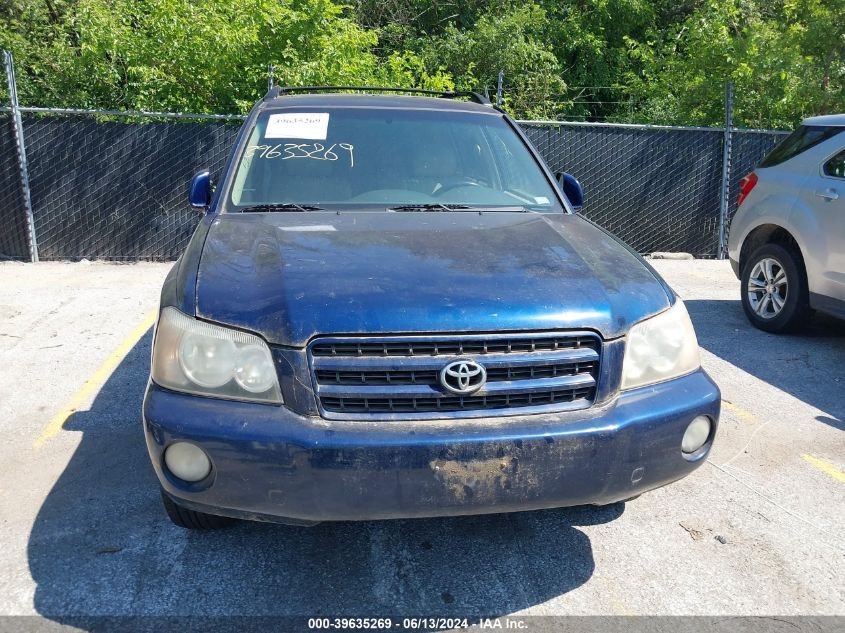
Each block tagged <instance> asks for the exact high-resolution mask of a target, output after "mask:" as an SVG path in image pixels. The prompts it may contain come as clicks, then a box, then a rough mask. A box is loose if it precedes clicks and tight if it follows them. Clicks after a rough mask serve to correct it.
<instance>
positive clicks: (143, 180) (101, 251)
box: [23, 115, 238, 259]
mask: <svg viewBox="0 0 845 633" xmlns="http://www.w3.org/2000/svg"><path fill="white" fill-rule="evenodd" d="M23 127H24V138H25V139H26V144H27V158H28V160H29V178H30V186H31V192H32V194H31V195H32V208H33V216H34V221H35V232H36V236H37V243H38V253H39V257H40V258H41V259H63V258H80V257H87V258H107V259H174V258H176V257H178V255H179V254H180V253H181V251H182V250H183V249H184V247H185V244H186V243H187V241H188V239H189V238H190V236H191V232H192V231H193V229H194V226H195V224H196V222H197V219H198V215H197V213H196V211H195V210H194V209H191V208H190V207H189V206H188V205H187V199H186V191H187V183H188V182H189V181H190V179H191V176H193V174H194V172H196V171H197V170H198V169H200V168H203V167H208V168H209V169H211V170H212V173H214V172H215V171H217V172H219V171H220V170H221V169H222V168H223V165H224V163H225V161H226V159H227V155H228V152H229V150H230V149H231V147H232V145H233V143H234V139H235V135H236V134H237V132H238V125H237V124H235V125H233V124H231V123H225V122H220V121H202V122H192V123H187V122H176V121H167V122H159V121H152V122H139V121H137V120H135V121H120V122H114V121H108V122H100V121H97V120H95V119H93V118H91V117H85V116H49V117H43V116H42V117H36V116H34V115H28V116H26V117H25V118H24V126H23Z"/></svg>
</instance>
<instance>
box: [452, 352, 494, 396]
mask: <svg viewBox="0 0 845 633" xmlns="http://www.w3.org/2000/svg"><path fill="white" fill-rule="evenodd" d="M485 382H487V370H486V369H484V367H482V366H481V365H479V364H478V363H476V362H475V361H472V360H456V361H454V362H451V363H449V364H448V365H446V366H445V367H444V368H443V369H441V370H440V384H441V385H443V388H444V389H446V390H447V391H451V392H452V393H456V394H458V395H461V396H465V395H467V394H470V393H473V392H474V391H478V390H479V389H481V388H482V387H483V386H484V383H485Z"/></svg>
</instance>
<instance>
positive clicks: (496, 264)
mask: <svg viewBox="0 0 845 633" xmlns="http://www.w3.org/2000/svg"><path fill="white" fill-rule="evenodd" d="M669 305H670V300H669V295H668V293H667V290H666V288H665V287H664V285H663V284H662V283H661V281H660V280H659V278H658V277H657V276H656V273H654V272H653V271H652V270H651V268H650V267H648V266H647V265H646V264H645V263H644V262H643V261H642V260H641V259H640V258H639V257H638V256H636V255H634V254H632V253H631V252H630V251H628V250H627V249H626V248H625V247H624V246H622V245H621V244H620V243H619V242H617V241H616V240H614V239H613V238H611V237H610V236H608V235H607V234H605V233H604V232H603V231H601V230H600V229H598V228H596V227H595V226H593V225H592V224H590V223H589V222H587V221H586V220H584V219H582V218H580V217H578V216H574V215H565V214H559V215H557V214H556V215H539V214H533V213H485V214H481V215H480V214H477V213H469V212H466V213H385V212H378V213H366V212H361V213H341V214H337V213H330V212H311V213H250V214H224V215H221V216H220V217H218V218H217V219H215V220H214V222H213V224H212V226H211V228H210V230H209V232H208V236H207V238H206V242H205V246H204V248H203V253H202V257H201V260H200V266H199V271H198V276H197V296H196V308H197V316H199V317H200V318H203V319H207V320H210V321H215V322H218V323H223V324H228V325H233V326H236V327H239V328H243V329H245V330H250V331H252V332H256V333H258V334H260V335H262V336H263V337H264V338H265V339H266V340H267V341H269V342H271V343H276V344H281V345H290V346H297V347H299V346H303V345H305V344H306V343H307V342H308V340H309V339H310V338H312V337H313V336H315V335H319V334H334V335H340V334H382V333H384V334H388V333H390V334H392V333H414V332H419V333H423V332H425V333H433V332H454V333H459V332H491V331H497V330H498V331H501V330H505V331H518V330H557V329H573V328H575V329H592V330H596V331H598V332H599V333H600V334H601V335H602V336H604V337H605V338H615V337H617V336H621V335H623V334H624V333H625V332H626V331H627V329H628V328H629V327H630V325H631V324H633V323H635V322H636V321H639V320H641V319H643V318H644V317H647V316H650V315H653V314H656V313H658V312H661V311H663V310H664V309H666V308H667V307H668V306H669Z"/></svg>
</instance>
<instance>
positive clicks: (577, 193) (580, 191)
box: [555, 171, 584, 211]
mask: <svg viewBox="0 0 845 633" xmlns="http://www.w3.org/2000/svg"><path fill="white" fill-rule="evenodd" d="M555 177H556V178H557V182H558V184H559V185H560V188H561V189H562V190H563V194H564V195H565V196H566V197H567V199H568V200H569V204H571V205H572V208H573V209H575V210H576V211H578V210H579V209H580V208H581V207H583V206H584V188H583V187H582V186H581V183H580V182H578V179H577V178H576V177H575V176H573V175H572V174H568V173H566V172H565V171H559V172H557V173H556V174H555Z"/></svg>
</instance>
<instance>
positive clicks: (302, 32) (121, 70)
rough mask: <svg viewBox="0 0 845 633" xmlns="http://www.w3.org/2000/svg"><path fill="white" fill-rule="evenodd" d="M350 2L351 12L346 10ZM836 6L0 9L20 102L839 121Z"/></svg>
mask: <svg viewBox="0 0 845 633" xmlns="http://www.w3.org/2000/svg"><path fill="white" fill-rule="evenodd" d="M347 5H348V6H347ZM843 15H845V0H523V1H517V0H345V1H344V0H334V1H333V0H2V2H0V46H2V47H3V48H6V49H9V50H12V51H13V52H14V54H15V57H16V62H17V70H18V84H19V93H20V95H21V99H22V101H23V102H24V103H29V104H37V105H53V106H66V107H83V108H109V109H122V108H123V109H148V110H178V111H201V112H227V113H228V112H244V111H246V110H247V109H248V108H249V107H250V105H251V104H252V103H253V102H254V101H255V100H256V99H257V98H258V97H259V96H260V95H261V94H263V92H264V91H265V90H266V85H267V65H268V64H273V65H274V66H275V68H276V76H277V80H278V82H279V83H282V84H290V85H311V84H364V85H367V84H368V85H377V84H381V85H395V86H406V87H427V88H435V89H449V88H453V87H458V88H464V89H477V90H482V91H484V90H488V91H491V92H492V91H494V90H495V86H496V80H497V75H498V73H499V71H500V70H503V71H504V74H505V102H504V103H505V107H506V108H507V109H509V110H510V111H511V112H512V113H513V114H515V115H517V116H520V117H530V118H582V119H591V120H634V121H642V122H649V123H670V124H698V125H719V124H721V123H722V119H723V116H724V115H723V91H724V81H725V80H727V79H730V80H731V81H733V82H734V83H735V86H736V109H735V111H736V117H735V120H736V122H737V124H739V125H744V126H749V127H791V126H793V125H794V124H795V123H796V122H797V121H799V120H800V119H801V118H802V117H804V116H807V115H810V114H819V113H826V112H834V111H845V89H843V85H844V84H845V22H843V20H842V16H843Z"/></svg>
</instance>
